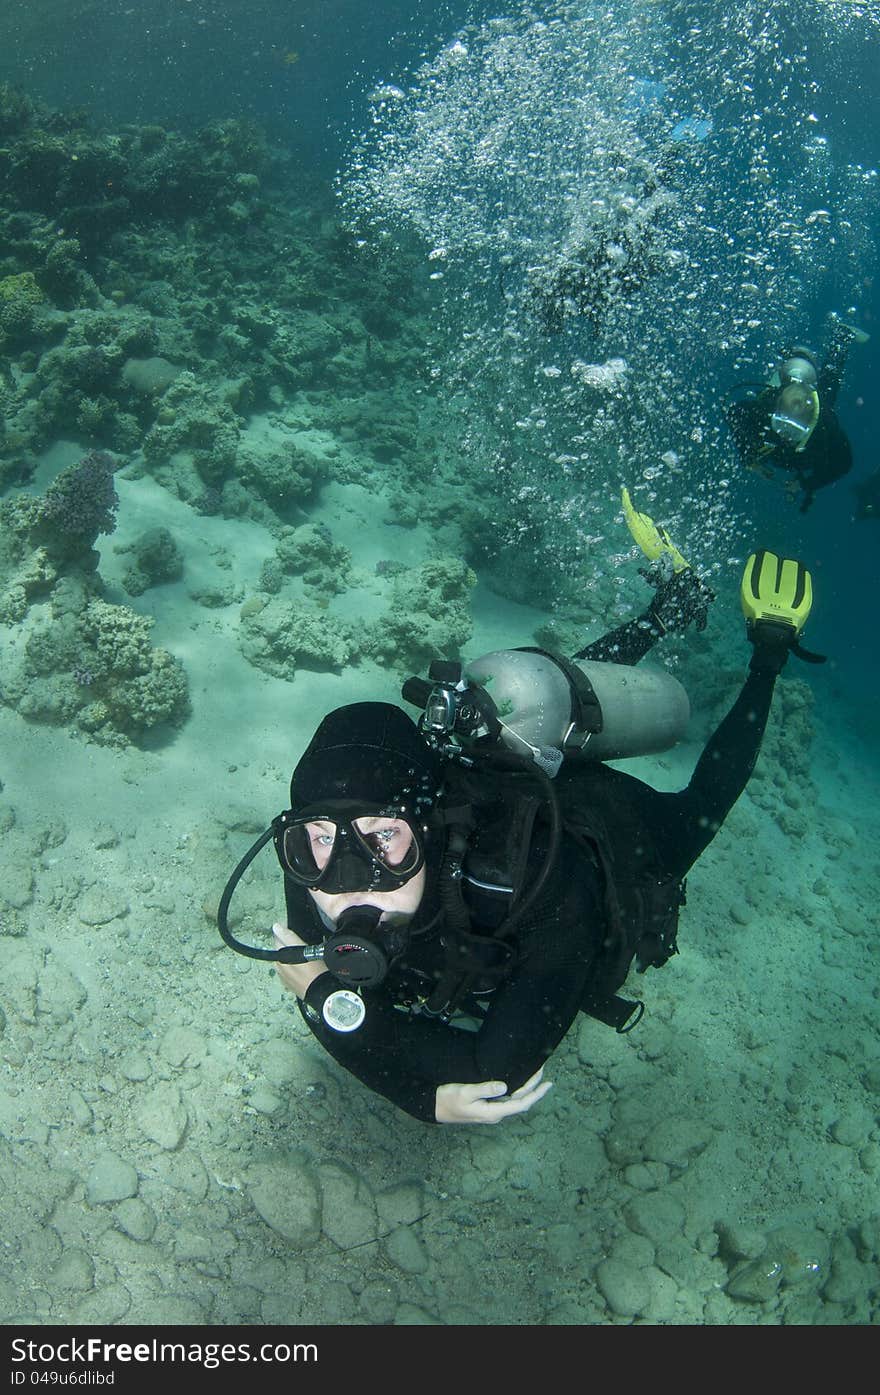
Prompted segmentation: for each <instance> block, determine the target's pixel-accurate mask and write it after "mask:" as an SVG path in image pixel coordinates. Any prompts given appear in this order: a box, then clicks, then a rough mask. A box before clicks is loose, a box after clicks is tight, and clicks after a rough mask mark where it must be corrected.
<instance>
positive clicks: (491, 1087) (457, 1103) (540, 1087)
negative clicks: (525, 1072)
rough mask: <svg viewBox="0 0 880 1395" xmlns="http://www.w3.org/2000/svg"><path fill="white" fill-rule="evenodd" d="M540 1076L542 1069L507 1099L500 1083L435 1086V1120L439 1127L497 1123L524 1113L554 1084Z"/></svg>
mask: <svg viewBox="0 0 880 1395" xmlns="http://www.w3.org/2000/svg"><path fill="white" fill-rule="evenodd" d="M543 1075H544V1067H543V1066H542V1067H541V1069H540V1070H539V1071H536V1072H535V1074H534V1075H533V1076H532V1077H531V1079H530V1080H527V1081H526V1083H525V1084H524V1085H520V1087H519V1089H518V1090H514V1092H513V1094H512V1095H509V1096H508V1094H507V1086H506V1085H505V1083H504V1081H503V1080H484V1081H483V1082H482V1084H480V1085H438V1086H437V1102H436V1104H435V1106H434V1118H435V1119H436V1120H437V1123H438V1124H500V1123H501V1120H502V1119H507V1118H509V1117H510V1116H511V1115H512V1114H524V1113H525V1112H526V1110H527V1109H531V1107H532V1105H533V1104H537V1103H538V1100H542V1099H543V1098H544V1096H545V1095H546V1093H547V1091H548V1090H550V1089H552V1085H553V1082H552V1081H551V1080H544V1079H543ZM501 1096H504V1098H503V1099H502V1098H501Z"/></svg>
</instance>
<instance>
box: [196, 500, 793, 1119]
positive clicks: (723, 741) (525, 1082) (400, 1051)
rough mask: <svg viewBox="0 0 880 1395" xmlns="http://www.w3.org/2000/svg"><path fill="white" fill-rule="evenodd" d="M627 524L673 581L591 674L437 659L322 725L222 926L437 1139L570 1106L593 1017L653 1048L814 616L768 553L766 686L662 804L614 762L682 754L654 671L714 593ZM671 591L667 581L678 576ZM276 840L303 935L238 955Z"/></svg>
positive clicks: (348, 1059) (505, 654)
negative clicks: (554, 1094)
mask: <svg viewBox="0 0 880 1395" xmlns="http://www.w3.org/2000/svg"><path fill="white" fill-rule="evenodd" d="M623 503H624V513H625V516H626V521H627V523H628V525H629V527H630V531H631V532H632V534H633V536H634V538H635V540H636V542H637V543H638V544H639V546H640V547H641V548H642V551H643V552H644V553H645V555H646V556H647V558H648V560H649V561H651V562H653V563H656V564H657V565H658V567H659V566H661V565H663V566H665V567H666V568H667V570H669V571H671V574H670V575H667V576H666V577H665V579H661V580H659V584H658V585H657V588H656V591H655V593H654V596H653V598H652V600H651V602H650V604H649V605H648V607H647V609H646V610H645V612H644V613H643V614H642V615H640V616H639V617H638V618H637V619H635V620H633V621H631V622H629V623H628V624H625V625H622V626H621V627H620V628H619V629H617V630H615V631H614V632H613V633H612V634H610V635H606V636H604V637H603V638H602V639H599V640H597V641H596V642H595V643H592V644H589V645H587V646H586V647H585V648H584V649H582V650H581V651H580V652H579V653H578V654H576V655H574V656H573V658H572V659H566V658H563V657H560V656H558V655H553V654H550V653H549V652H548V651H546V650H542V649H532V648H523V649H510V650H501V651H498V652H496V653H492V654H487V655H484V656H483V657H482V658H480V659H478V660H476V661H475V662H474V663H471V664H469V665H468V666H467V669H466V671H465V672H464V673H462V669H461V665H460V664H458V663H454V662H448V663H434V664H432V665H431V669H430V671H429V677H428V679H422V678H418V677H413V678H410V679H408V680H407V681H406V682H405V683H404V685H403V689H402V697H403V699H404V700H405V701H406V702H407V703H409V704H411V705H412V706H413V707H415V708H417V709H420V715H419V717H418V719H417V720H414V719H413V718H411V717H410V716H409V715H408V714H407V713H406V712H405V711H404V710H403V709H402V708H401V707H398V706H395V705H392V704H390V703H382V702H358V703H353V704H351V705H348V706H344V707H340V708H337V709H336V710H335V711H332V712H330V713H329V714H328V715H327V716H326V717H325V718H324V719H323V721H322V722H321V723H320V725H319V726H318V728H317V730H316V732H315V733H314V735H313V737H312V739H311V741H310V742H309V744H308V746H307V748H306V750H305V752H304V754H303V755H302V757H301V759H300V760H299V762H298V764H297V765H296V768H295V769H294V772H293V776H292V779H291V785H290V807H289V808H288V809H287V810H285V811H284V812H283V813H281V814H280V815H278V816H277V817H276V818H275V819H274V820H273V822H272V824H271V826H270V827H269V828H268V829H267V830H266V831H265V832H264V833H263V834H262V835H261V836H260V838H259V839H258V840H257V841H256V842H255V843H254V845H253V846H252V847H251V848H250V849H249V851H248V852H247V853H246V854H245V856H244V857H243V858H242V860H241V861H240V862H239V864H238V866H237V867H236V868H235V870H234V872H233V873H232V875H231V877H230V879H229V881H228V883H227V885H226V888H225V890H224V892H223V895H222V897H221V900H220V908H219V912H218V927H219V930H220V933H221V935H222V937H223V939H224V941H225V942H226V943H227V945H229V946H230V947H231V948H233V949H235V950H237V951H238V952H239V953H242V954H245V955H248V956H250V957H252V958H256V959H263V960H270V961H274V962H275V967H276V970H277V972H278V974H279V976H280V978H281V980H282V982H283V984H284V986H285V988H287V989H288V990H289V991H290V992H291V993H292V994H293V995H294V996H295V997H296V998H297V1000H298V1003H299V1007H300V1010H301V1012H302V1015H303V1018H304V1020H305V1021H306V1023H307V1024H308V1026H309V1028H310V1029H311V1031H312V1032H313V1034H314V1035H315V1037H316V1038H317V1039H318V1041H320V1043H321V1044H322V1046H323V1047H325V1049H326V1050H327V1051H328V1052H329V1053H330V1055H332V1056H333V1057H334V1058H335V1060H336V1061H337V1062H338V1063H339V1064H341V1065H342V1066H344V1067H345V1068H346V1069H347V1070H348V1071H350V1072H351V1073H352V1074H353V1075H354V1076H356V1077H357V1078H358V1079H359V1080H360V1081H361V1082H362V1083H363V1084H365V1085H366V1086H367V1087H368V1088H369V1089H371V1090H373V1091H375V1092H376V1093H378V1094H380V1095H382V1096H384V1097H385V1098H386V1099H388V1100H390V1101H391V1102H392V1103H393V1104H394V1105H396V1106H397V1107H398V1108H400V1109H401V1110H403V1111H405V1112H406V1113H407V1114H409V1115H411V1116H412V1117H414V1118H416V1119H418V1120H422V1121H424V1122H430V1123H434V1122H437V1123H447V1124H470V1123H497V1122H499V1121H501V1120H503V1119H505V1118H507V1117H509V1116H512V1115H516V1114H520V1113H523V1112H524V1111H525V1110H528V1109H530V1108H532V1106H533V1105H534V1104H536V1103H537V1101H538V1100H540V1099H541V1098H542V1097H543V1096H544V1095H545V1094H546V1092H547V1090H548V1089H549V1088H550V1085H551V1082H550V1081H546V1080H544V1079H543V1070H544V1065H545V1062H546V1061H547V1059H548V1057H549V1056H550V1055H551V1054H552V1052H553V1051H554V1050H555V1048H556V1047H557V1046H558V1044H559V1042H560V1041H561V1040H562V1038H563V1037H564V1036H565V1034H566V1033H567V1031H568V1030H569V1028H570V1027H571V1025H572V1023H573V1022H574V1021H575V1020H576V1018H577V1016H578V1013H579V1012H584V1013H587V1014H589V1015H591V1016H593V1017H594V1018H597V1019H598V1020H599V1021H601V1022H603V1023H606V1024H607V1025H608V1026H610V1027H613V1028H615V1029H616V1030H617V1031H618V1032H625V1031H629V1030H631V1029H632V1027H634V1026H635V1025H636V1023H637V1022H638V1020H639V1018H640V1017H641V1015H642V1012H643V1007H644V1005H643V1004H642V1003H641V1002H639V1001H637V1000H636V1001H633V1000H630V999H627V998H624V997H622V996H621V995H620V993H619V991H618V990H619V989H620V988H621V987H622V986H623V985H624V983H625V980H626V978H627V975H628V972H629V970H630V967H631V965H632V964H633V963H634V964H635V966H636V968H637V969H638V970H639V971H640V972H641V971H644V970H645V969H647V968H648V967H651V966H654V967H659V966H660V965H662V964H664V963H666V961H667V960H668V959H669V958H670V957H671V956H672V955H673V954H675V953H677V947H676V934H677V924H678V915H679V908H680V907H681V905H682V904H683V903H684V899H685V882H684V879H685V876H686V874H687V872H688V871H689V869H690V868H691V867H692V865H693V863H694V862H695V861H696V859H697V858H698V857H699V856H700V854H701V853H702V852H703V850H704V849H705V848H706V847H707V846H708V844H709V843H710V842H711V841H712V839H713V838H714V836H715V834H716V833H717V832H718V829H719V828H720V826H721V824H722V822H723V820H724V818H725V817H726V815H727V813H728V812H729V810H730V809H731V808H732V806H733V804H734V803H735V802H736V800H737V798H738V797H739V795H740V793H741V792H742V790H743V788H744V786H745V784H746V782H747V780H748V779H749V776H750V775H751V773H752V770H753V767H754V764H755V761H756V758H757V755H758V750H759V747H760V744H761V740H762V736H763V732H764V728H765V724H766V721H767V717H768V713H769V710H770V701H771V698H772V695H773V689H774V685H775V683H776V679H777V677H778V675H779V673H780V672H781V670H782V669H783V667H784V666H785V664H786V662H787V660H788V657H789V654H790V653H795V654H796V655H798V656H799V657H801V658H805V659H810V660H813V661H817V662H818V661H821V660H820V657H819V656H817V655H811V654H810V653H809V652H808V651H806V650H804V649H803V648H802V647H801V644H800V636H801V632H802V630H803V627H804V624H805V622H806V620H807V617H808V616H809V613H810V609H811V604H812V587H811V581H810V576H809V573H808V572H807V571H806V570H805V569H804V567H803V566H802V565H801V564H800V563H799V562H797V561H793V560H790V559H787V558H783V557H777V556H775V555H774V554H772V553H770V552H767V551H759V552H756V553H755V554H754V555H753V556H751V557H750V558H749V560H748V564H747V566H746V569H745V575H744V577H743V582H742V590H741V598H742V606H743V611H744V615H745V619H746V632H747V638H748V640H749V642H750V643H751V645H752V656H751V660H750V664H749V672H748V675H747V677H746V680H745V683H744V685H743V687H742V689H741V691H740V694H739V696H738V698H737V699H736V701H735V702H734V704H733V706H732V708H731V710H730V711H729V713H728V715H727V716H726V717H725V718H724V720H723V721H722V722H721V724H720V726H719V727H718V729H717V730H716V732H715V733H714V735H713V736H712V737H711V739H710V740H709V742H708V744H707V746H706V748H705V750H704V751H703V753H702V755H701V756H700V759H699V761H698V762H697V765H696V767H695V769H694V772H693V775H692V777H691V780H690V782H689V784H688V785H687V787H686V788H685V789H684V790H682V791H680V792H677V793H665V792H659V791H657V790H654V789H653V788H652V787H651V786H649V785H647V784H646V783H644V782H643V781H642V780H639V779H637V778H636V777H634V776H632V775H630V774H628V773H626V772H624V771H622V770H619V769H616V768H614V767H612V766H610V765H607V764H605V763H604V762H605V761H607V760H612V759H616V758H618V757H622V756H627V755H634V754H643V753H650V752H657V751H660V750H664V749H668V748H669V747H670V746H672V745H674V744H675V742H676V741H678V740H679V739H680V738H681V737H682V735H683V733H684V730H685V727H686V724H687V721H688V718H689V711H690V709H689V704H688V700H687V695H686V693H685V691H684V689H683V687H682V685H681V684H680V683H679V682H678V680H677V679H676V678H674V677H673V675H672V674H670V673H668V672H667V671H666V670H663V669H655V670H653V671H651V670H649V669H640V670H636V669H634V668H633V667H632V665H634V664H635V663H637V661H638V660H639V659H641V658H642V657H643V656H644V655H645V654H646V653H647V652H648V650H649V649H650V648H651V647H652V645H653V644H654V643H655V642H656V641H657V640H658V639H660V638H661V637H662V636H663V635H664V634H667V633H669V632H672V631H676V630H681V629H683V628H684V627H685V626H686V625H687V624H689V623H695V624H697V625H699V626H703V625H705V623H706V615H707V608H708V605H709V603H710V602H711V601H712V600H713V599H714V596H713V593H712V592H711V590H710V589H709V588H708V586H707V585H706V584H705V583H704V582H703V581H702V580H701V579H700V578H699V577H698V576H697V575H696V574H695V573H694V571H693V569H692V568H691V567H689V566H688V563H687V562H686V561H685V559H684V558H683V557H682V555H681V554H680V553H679V552H678V550H677V548H676V547H675V546H674V544H673V543H672V541H671V539H670V538H669V535H668V534H667V533H666V531H665V530H664V529H663V528H661V527H658V526H657V525H656V524H655V523H654V522H653V520H652V519H650V518H649V517H648V516H647V515H646V514H643V513H640V512H638V511H637V510H636V509H635V508H634V507H633V505H632V502H631V500H630V498H629V495H628V493H627V492H626V491H624V495H623ZM657 574H658V573H655V574H654V575H655V576H656V575H657ZM269 841H272V842H273V843H274V847H275V852H276V854H277V857H278V860H279V862H280V865H281V868H282V872H283V875H284V888H285V896H286V909H287V918H286V924H284V925H281V924H276V925H275V926H274V927H273V928H274V936H275V944H276V947H275V948H274V949H267V948H263V947H261V946H257V945H250V944H246V943H244V942H243V941H241V940H238V939H237V938H236V937H235V935H234V934H233V933H232V931H231V929H230V926H229V918H228V912H229V905H230V900H231V897H232V895H233V892H234V890H235V887H236V885H237V884H238V881H239V880H240V878H241V877H242V875H243V874H244V872H245V871H246V869H247V867H248V866H249V865H250V863H251V862H252V861H253V859H254V858H255V857H256V855H257V854H258V853H259V851H260V850H261V849H262V848H263V847H265V846H266V844H267V843H268V842H269Z"/></svg>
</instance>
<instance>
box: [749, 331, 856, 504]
mask: <svg viewBox="0 0 880 1395" xmlns="http://www.w3.org/2000/svg"><path fill="white" fill-rule="evenodd" d="M829 320H830V324H831V334H830V339H829V344H828V350H827V353H826V354H825V358H824V360H823V361H822V363H821V366H820V363H819V361H818V359H817V358H816V356H815V355H814V354H813V353H812V352H811V350H809V349H806V348H803V347H802V346H801V345H797V346H795V347H794V348H792V349H791V350H790V351H789V353H788V354H786V355H785V357H784V359H783V360H782V362H781V363H780V365H779V368H778V369H777V370H776V371H775V372H774V374H773V376H772V377H771V379H770V382H769V383H767V384H766V385H765V386H764V387H762V388H761V389H760V391H759V392H758V394H757V396H755V397H751V398H747V399H744V400H741V401H736V402H732V403H730V404H729V405H728V407H727V409H726V417H727V422H728V425H729V427H730V431H731V434H732V436H733V441H734V445H735V446H736V450H737V454H738V455H739V458H740V461H741V462H742V464H744V465H746V466H747V467H749V468H751V469H757V470H761V471H763V472H765V473H767V474H768V475H769V474H770V473H771V470H770V467H771V466H772V467H775V468H776V469H780V470H786V471H788V472H790V474H791V476H792V478H791V480H790V481H789V482H788V486H787V488H788V492H789V494H790V495H791V496H792V497H796V496H797V495H798V493H800V495H801V504H800V512H801V513H806V511H807V509H809V508H810V506H811V505H812V503H813V498H814V496H815V494H816V491H817V490H819V489H824V488H825V487H826V486H827V485H830V484H834V483H835V481H836V480H839V479H842V478H843V476H844V475H846V474H848V473H849V471H850V469H851V468H852V447H851V445H850V443H849V439H848V437H847V435H846V432H845V431H844V429H843V427H842V426H841V424H840V422H839V421H838V418H837V415H836V412H835V410H834V409H835V404H836V402H837V395H838V393H839V391H840V384H841V380H842V378H843V372H844V368H845V367H846V360H847V356H848V354H849V349H850V345H851V344H852V343H853V342H854V341H855V342H858V343H864V342H865V341H866V340H867V338H868V336H867V334H865V333H864V331H863V330H859V329H856V328H854V327H853V326H852V325H848V324H846V323H845V322H844V321H843V320H841V319H840V318H839V317H838V316H836V315H831V316H829Z"/></svg>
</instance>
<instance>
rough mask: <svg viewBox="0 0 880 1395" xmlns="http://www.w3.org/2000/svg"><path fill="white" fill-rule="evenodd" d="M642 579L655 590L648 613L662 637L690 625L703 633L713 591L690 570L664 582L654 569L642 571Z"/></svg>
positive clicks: (678, 573)
mask: <svg viewBox="0 0 880 1395" xmlns="http://www.w3.org/2000/svg"><path fill="white" fill-rule="evenodd" d="M642 576H643V577H645V579H646V581H648V582H649V583H650V584H651V585H652V586H655V587H656V588H657V589H656V591H655V593H654V599H653V600H652V602H651V604H650V606H649V607H648V610H649V613H650V615H651V618H652V619H653V621H654V624H655V625H656V627H657V629H658V630H659V631H660V633H661V635H665V634H669V633H670V632H672V633H673V634H675V633H678V632H681V631H683V630H686V629H687V627H688V625H690V624H694V625H696V627H697V629H698V630H705V628H706V621H707V620H708V617H709V606H710V605H711V603H712V602H713V601H714V599H715V592H714V591H713V590H712V588H711V587H710V586H707V584H706V582H705V581H703V579H702V578H701V577H699V576H697V574H696V572H695V571H694V570H693V569H692V568H691V567H686V568H685V569H684V570H683V571H680V572H675V573H674V574H673V575H672V576H670V577H667V578H666V579H665V580H664V579H663V577H662V576H661V574H660V573H659V572H658V571H657V570H656V569H655V570H652V571H647V570H643V571H642Z"/></svg>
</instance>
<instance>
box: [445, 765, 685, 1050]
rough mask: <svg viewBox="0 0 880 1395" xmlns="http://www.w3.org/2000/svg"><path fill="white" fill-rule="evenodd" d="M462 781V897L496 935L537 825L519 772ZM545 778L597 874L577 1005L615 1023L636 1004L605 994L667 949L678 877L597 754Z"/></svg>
mask: <svg viewBox="0 0 880 1395" xmlns="http://www.w3.org/2000/svg"><path fill="white" fill-rule="evenodd" d="M465 783H466V785H469V789H468V790H467V794H468V795H469V796H470V800H471V807H472V808H473V809H474V814H475V830H474V832H473V834H472V836H471V839H470V847H469V851H468V855H467V857H466V858H465V861H464V869H463V870H464V881H465V883H466V887H467V888H469V889H470V892H471V894H470V897H469V899H471V900H475V901H476V902H478V904H479V911H480V920H481V921H482V922H483V924H484V925H485V922H486V919H487V918H490V919H491V922H492V923H493V924H492V928H493V929H494V928H496V927H497V929H498V931H499V933H500V934H501V935H503V934H504V919H505V916H506V915H507V914H508V913H509V912H510V911H511V910H513V909H515V908H516V905H517V902H518V901H519V900H520V898H521V896H522V895H523V892H524V890H525V889H526V887H525V879H526V872H527V868H528V867H529V849H530V845H531V842H532V839H533V837H535V836H538V837H540V830H541V827H542V824H543V819H542V817H541V801H540V800H539V799H538V798H537V797H536V794H535V786H534V782H533V781H529V780H528V777H522V776H516V775H510V774H507V775H503V776H494V777H493V778H492V780H491V781H490V782H489V784H488V786H487V784H486V781H485V777H484V776H483V775H482V774H481V775H479V776H471V777H470V778H469V779H468V780H467V781H466V782H465ZM553 785H554V792H555V794H556V797H557V798H558V800H559V803H560V811H561V814H562V823H563V828H564V830H565V832H566V833H567V834H568V835H569V836H570V837H572V838H574V839H575V840H576V841H577V842H578V843H579V844H580V845H581V846H582V847H583V848H584V849H585V851H586V852H587V853H588V854H589V855H590V856H591V857H592V859H593V861H594V863H595V864H596V866H597V868H598V871H599V875H600V877H601V881H602V898H603V905H604V910H605V916H606V934H605V937H604V941H603V946H602V951H601V954H600V956H599V959H598V962H597V963H596V965H595V972H594V973H593V975H592V976H591V979H590V984H589V988H588V991H587V993H586V994H585V996H584V1000H583V1002H582V1003H581V1011H583V1012H586V1013H588V1014H589V1015H591V1016H594V1017H597V1018H598V1019H599V1020H600V1021H602V1022H606V1023H608V1024H609V1025H612V1026H615V1027H617V1028H618V1030H620V1029H621V1027H622V1024H623V1022H624V1021H626V1020H627V1019H629V1018H630V1017H631V1016H632V1013H633V1011H634V1009H635V1007H636V1006H637V1004H632V1003H627V1002H626V1001H625V1000H623V999H619V998H617V997H616V996H615V995H616V994H617V991H618V989H619V988H620V987H621V986H622V985H623V983H624V982H625V980H626V978H627V976H628V974H629V971H630V968H631V966H632V964H633V962H635V965H636V968H637V969H638V971H639V972H640V973H643V972H644V971H645V970H646V969H648V968H652V967H654V968H659V967H660V966H661V965H662V964H665V963H666V961H667V960H668V959H669V958H671V956H672V955H673V954H675V953H677V946H676V935H677V929H678V916H679V911H680V908H681V906H682V905H683V904H684V901H685V883H684V881H683V880H682V879H679V878H675V877H671V876H669V874H668V873H666V872H665V871H663V869H662V868H661V866H660V863H659V858H658V855H657V851H656V848H655V846H654V844H653V840H652V839H651V838H650V837H649V835H648V831H647V830H646V828H645V827H644V820H643V818H642V817H641V815H640V811H639V810H638V808H637V807H636V804H635V802H634V801H633V799H632V798H631V797H628V796H629V793H630V791H631V789H632V785H631V783H630V781H629V780H628V779H627V777H625V776H621V775H620V773H619V772H617V771H615V770H613V769H611V768H609V767H608V766H605V765H603V764H602V763H601V762H595V763H593V762H583V761H573V762H568V761H566V762H565V763H564V764H563V766H562V768H561V769H560V771H559V773H558V775H557V776H556V778H555V780H554V782H553ZM459 793H460V794H464V793H465V791H464V790H462V791H459ZM487 912H488V917H487ZM630 1025H635V1024H634V1023H631V1024H630Z"/></svg>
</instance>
